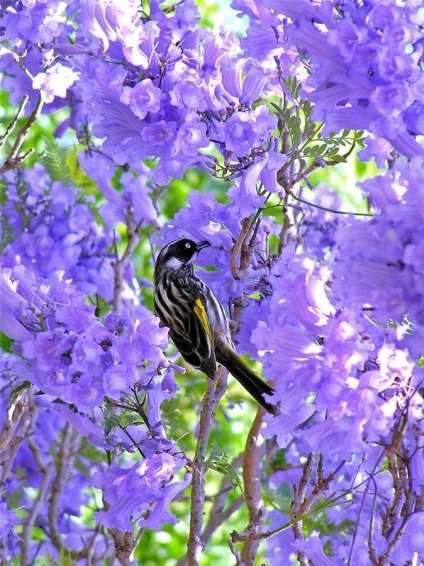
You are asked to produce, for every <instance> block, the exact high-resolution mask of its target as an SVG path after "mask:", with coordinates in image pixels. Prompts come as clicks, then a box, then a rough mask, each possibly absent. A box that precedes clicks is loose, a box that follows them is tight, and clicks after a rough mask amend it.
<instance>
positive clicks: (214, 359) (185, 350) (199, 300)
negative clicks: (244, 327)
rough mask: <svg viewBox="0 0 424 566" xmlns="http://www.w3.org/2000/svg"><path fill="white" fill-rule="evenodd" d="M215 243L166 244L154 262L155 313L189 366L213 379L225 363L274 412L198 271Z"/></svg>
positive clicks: (265, 388) (267, 389)
mask: <svg viewBox="0 0 424 566" xmlns="http://www.w3.org/2000/svg"><path fill="white" fill-rule="evenodd" d="M210 245H211V244H210V243H209V242H208V241H206V240H205V241H201V242H195V241H193V240H190V239H186V238H182V239H180V240H174V241H172V242H170V243H169V244H167V245H166V246H164V247H163V248H162V249H161V251H160V253H159V255H158V257H157V260H156V262H155V269H154V309H155V314H156V316H158V317H159V319H160V321H161V325H162V326H167V327H168V328H169V336H170V337H171V339H172V341H173V342H174V344H175V346H176V347H177V349H178V350H179V352H180V353H181V355H182V357H183V358H184V360H185V361H186V362H188V363H189V364H190V365H191V366H193V367H194V368H196V369H200V370H201V371H202V372H204V373H205V374H206V375H207V377H209V378H211V379H214V377H215V375H216V372H217V363H218V364H221V365H223V366H224V367H225V368H226V369H227V370H228V372H229V373H231V374H232V375H233V376H234V377H235V378H236V379H237V380H238V381H239V382H240V383H241V385H242V386H243V387H244V388H245V389H246V391H247V392H248V393H249V394H250V395H251V396H252V397H253V398H254V399H255V400H256V401H257V402H258V403H259V404H260V405H262V407H264V408H265V409H266V410H267V411H268V412H269V413H271V414H272V415H275V414H276V413H277V407H276V406H275V405H273V404H272V403H270V402H268V401H267V400H265V399H264V397H263V395H264V394H266V395H269V396H272V395H273V394H274V389H273V388H272V387H271V386H270V385H268V384H267V383H266V382H265V381H263V380H262V379H261V378H260V377H259V375H258V374H257V373H255V372H254V371H253V370H252V369H250V367H249V366H248V365H247V363H246V362H244V360H242V359H241V358H240V357H239V356H238V355H237V353H236V351H235V348H234V344H233V341H232V338H231V332H230V323H229V319H228V317H227V315H226V313H225V310H224V307H223V306H222V304H221V302H220V301H219V300H218V298H217V297H216V296H215V294H214V293H213V291H212V289H210V288H209V287H208V286H207V285H206V283H204V282H203V281H202V280H201V279H200V278H199V277H198V276H197V275H196V274H195V272H194V268H193V262H194V261H195V259H196V257H197V255H198V253H199V252H200V251H201V250H203V249H204V248H206V247H209V246H210Z"/></svg>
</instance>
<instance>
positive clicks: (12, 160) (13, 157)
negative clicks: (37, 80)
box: [0, 95, 44, 175]
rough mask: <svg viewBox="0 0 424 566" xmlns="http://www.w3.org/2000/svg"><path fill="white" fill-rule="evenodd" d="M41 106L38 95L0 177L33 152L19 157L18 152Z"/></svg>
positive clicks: (40, 98) (1, 169)
mask: <svg viewBox="0 0 424 566" xmlns="http://www.w3.org/2000/svg"><path fill="white" fill-rule="evenodd" d="M43 105H44V101H43V99H42V97H41V95H40V97H39V99H38V102H37V105H36V107H35V108H34V110H33V111H32V112H31V114H30V116H29V118H28V120H27V121H26V122H25V124H24V125H23V126H22V128H21V129H20V130H19V132H18V133H17V134H16V140H15V143H14V144H13V145H12V148H11V150H10V151H9V154H8V155H7V157H6V159H5V161H4V163H3V165H2V166H1V167H0V175H2V174H3V173H5V172H6V171H9V170H10V169H14V168H15V167H16V166H17V165H19V164H20V163H22V162H23V161H24V160H25V159H26V158H27V157H28V155H30V154H31V153H32V152H33V151H34V150H33V149H30V150H28V151H27V152H26V153H23V154H21V155H19V151H20V149H21V147H22V144H23V143H24V141H25V138H26V136H27V135H28V132H29V130H30V129H31V128H32V126H33V125H34V124H35V122H36V120H37V118H38V116H39V115H40V113H41V110H42V108H43ZM18 112H19V111H18Z"/></svg>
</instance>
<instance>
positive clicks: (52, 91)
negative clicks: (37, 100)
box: [32, 63, 79, 103]
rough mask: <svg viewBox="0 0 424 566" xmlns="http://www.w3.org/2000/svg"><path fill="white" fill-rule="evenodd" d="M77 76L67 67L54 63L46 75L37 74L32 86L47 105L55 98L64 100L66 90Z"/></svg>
mask: <svg viewBox="0 0 424 566" xmlns="http://www.w3.org/2000/svg"><path fill="white" fill-rule="evenodd" d="M78 77H79V74H78V73H75V72H74V71H72V70H71V69H69V68H68V67H65V66H64V65H61V64H60V63H55V64H54V65H53V66H52V67H49V69H48V70H47V72H46V73H39V74H38V75H36V76H35V77H34V79H33V81H32V86H33V88H34V89H36V90H40V91H41V93H42V96H43V99H44V100H45V101H46V102H47V103H49V102H52V101H53V100H54V97H55V96H58V97H59V98H65V96H66V93H67V91H68V88H69V87H71V86H72V85H73V84H74V82H75V81H76V80H78Z"/></svg>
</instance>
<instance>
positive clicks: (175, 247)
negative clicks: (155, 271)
mask: <svg viewBox="0 0 424 566" xmlns="http://www.w3.org/2000/svg"><path fill="white" fill-rule="evenodd" d="M208 246H210V243H209V242H207V241H206V240H205V241H203V242H194V241H193V240H187V239H182V240H175V241H174V242H170V243H169V244H167V245H166V246H165V247H164V248H162V250H161V251H160V254H159V256H158V259H157V261H156V265H157V266H158V265H160V266H163V267H168V268H171V269H180V268H181V267H185V266H187V265H191V264H192V263H193V261H194V260H195V259H196V256H197V254H198V253H199V252H200V250H203V248H207V247H208Z"/></svg>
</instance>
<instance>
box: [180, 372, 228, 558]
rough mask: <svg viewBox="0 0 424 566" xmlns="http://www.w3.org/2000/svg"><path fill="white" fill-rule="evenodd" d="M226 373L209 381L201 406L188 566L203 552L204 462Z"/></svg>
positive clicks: (193, 480) (192, 496)
mask: <svg viewBox="0 0 424 566" xmlns="http://www.w3.org/2000/svg"><path fill="white" fill-rule="evenodd" d="M226 377H227V370H226V369H225V368H224V367H223V366H221V367H220V368H219V370H218V372H217V374H216V379H215V380H212V379H210V378H208V379H207V390H206V393H205V396H204V397H203V402H202V411H201V413H200V423H199V438H198V441H197V447H196V455H195V458H194V461H193V463H192V465H193V478H192V482H191V515H190V532H189V538H188V543H187V561H188V564H189V566H198V564H199V560H200V554H201V552H202V550H203V548H204V541H203V540H202V537H201V534H202V526H203V513H204V504H205V477H204V474H203V472H204V462H205V460H206V454H207V449H208V443H209V436H210V432H211V429H212V425H213V413H214V411H215V408H216V406H217V405H218V402H219V400H220V399H221V397H222V396H223V394H224V393H225V389H226Z"/></svg>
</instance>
